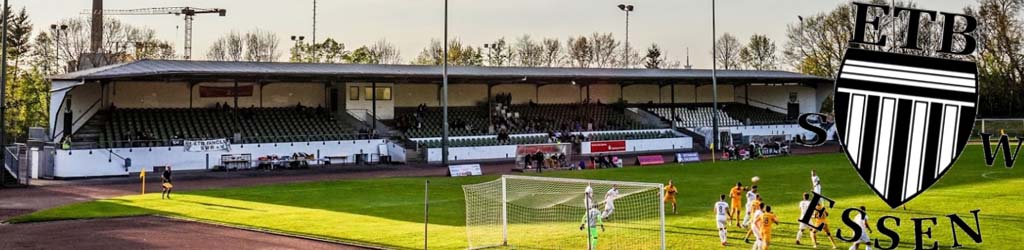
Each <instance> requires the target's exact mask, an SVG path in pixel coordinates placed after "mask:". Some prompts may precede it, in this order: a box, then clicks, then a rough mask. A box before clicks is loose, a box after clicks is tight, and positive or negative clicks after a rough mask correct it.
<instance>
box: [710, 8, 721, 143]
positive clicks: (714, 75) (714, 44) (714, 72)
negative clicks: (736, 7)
mask: <svg viewBox="0 0 1024 250" xmlns="http://www.w3.org/2000/svg"><path fill="white" fill-rule="evenodd" d="M715 32H716V31H715V0H711V95H712V96H711V102H712V106H714V109H713V110H714V112H715V114H714V116H712V117H711V133H712V135H711V138H712V140H711V148H712V152H714V149H716V148H718V147H719V146H720V145H718V115H719V114H718V69H717V68H718V65H717V64H718V63H717V61H716V60H715V59H716V58H715V57H716V56H718V39H717V38H716V37H715ZM711 158H712V159H714V158H715V154H714V153H712V154H711Z"/></svg>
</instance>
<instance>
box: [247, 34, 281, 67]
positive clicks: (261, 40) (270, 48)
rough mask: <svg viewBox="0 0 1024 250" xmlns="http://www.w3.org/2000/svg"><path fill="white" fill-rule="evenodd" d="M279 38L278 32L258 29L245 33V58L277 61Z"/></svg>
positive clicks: (258, 60) (256, 60)
mask: <svg viewBox="0 0 1024 250" xmlns="http://www.w3.org/2000/svg"><path fill="white" fill-rule="evenodd" d="M278 42H279V39H278V37H277V34H275V33H273V32H270V31H266V30H261V29H256V30H254V31H251V32H249V33H246V34H245V48H246V49H245V60H246V61H250V62H273V61H277V58H278V57H280V54H279V53H278V51H277V45H278Z"/></svg>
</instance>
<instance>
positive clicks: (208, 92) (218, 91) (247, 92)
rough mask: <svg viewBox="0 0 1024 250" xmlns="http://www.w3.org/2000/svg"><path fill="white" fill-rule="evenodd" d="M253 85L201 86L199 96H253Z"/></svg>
mask: <svg viewBox="0 0 1024 250" xmlns="http://www.w3.org/2000/svg"><path fill="white" fill-rule="evenodd" d="M252 90H253V87H252V85H243V86H238V88H235V87H215V86H199V97H203V98H206V97H235V95H236V94H237V95H238V96H240V97H241V96H252Z"/></svg>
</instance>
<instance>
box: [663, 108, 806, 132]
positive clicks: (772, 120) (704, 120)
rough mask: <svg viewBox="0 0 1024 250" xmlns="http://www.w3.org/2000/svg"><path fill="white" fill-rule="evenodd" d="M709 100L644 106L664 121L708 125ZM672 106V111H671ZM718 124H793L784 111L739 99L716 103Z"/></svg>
mask: <svg viewBox="0 0 1024 250" xmlns="http://www.w3.org/2000/svg"><path fill="white" fill-rule="evenodd" d="M712 106H713V105H712V104H710V103H697V104H681V105H658V106H657V107H647V108H645V109H646V110H647V111H648V112H651V113H654V114H656V115H658V117H661V118H662V119H664V120H666V121H672V122H675V125H676V126H677V127H684V128H700V127H711V126H712V119H713V117H714V114H715V113H714V110H715V108H714V107H712ZM673 110H675V114H674V115H673V114H672V111H673ZM718 110H719V112H718V114H719V116H718V122H719V126H723V127H733V126H750V125H775V124H794V123H796V119H795V118H793V117H787V116H786V114H782V113H778V112H775V111H773V110H771V109H769V108H757V107H754V106H750V105H746V104H742V103H721V104H719V109H718Z"/></svg>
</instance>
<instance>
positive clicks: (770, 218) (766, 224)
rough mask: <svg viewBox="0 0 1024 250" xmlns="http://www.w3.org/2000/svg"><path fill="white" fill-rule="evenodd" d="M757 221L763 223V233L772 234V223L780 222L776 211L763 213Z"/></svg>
mask: <svg viewBox="0 0 1024 250" xmlns="http://www.w3.org/2000/svg"><path fill="white" fill-rule="evenodd" d="M757 222H758V223H761V233H762V234H771V233H772V225H773V224H775V223H779V219H778V218H777V217H775V214H774V213H763V214H761V216H760V217H758V220H757Z"/></svg>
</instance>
